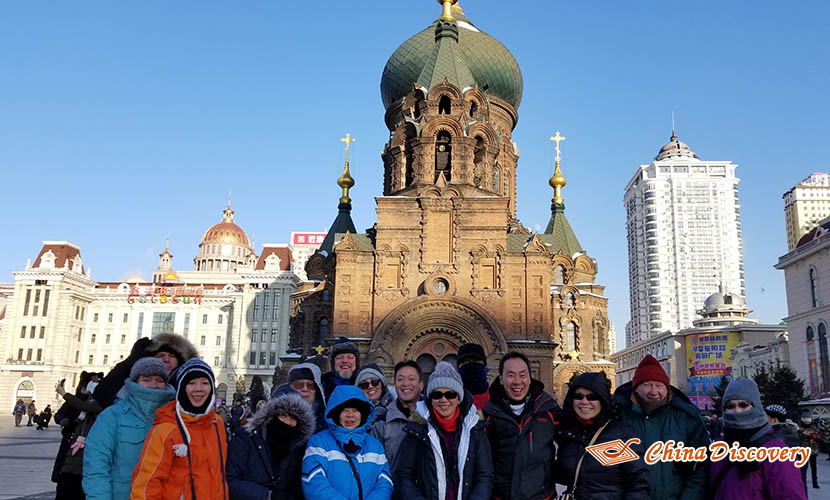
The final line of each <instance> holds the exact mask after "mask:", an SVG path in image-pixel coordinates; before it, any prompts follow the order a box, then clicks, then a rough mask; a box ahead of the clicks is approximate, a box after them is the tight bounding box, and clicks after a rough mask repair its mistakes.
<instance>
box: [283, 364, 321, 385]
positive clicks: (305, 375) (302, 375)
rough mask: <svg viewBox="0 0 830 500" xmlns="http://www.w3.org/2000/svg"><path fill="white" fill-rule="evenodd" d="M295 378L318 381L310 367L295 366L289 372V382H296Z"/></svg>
mask: <svg viewBox="0 0 830 500" xmlns="http://www.w3.org/2000/svg"><path fill="white" fill-rule="evenodd" d="M295 380H311V381H313V382H314V381H316V380H315V379H314V373H313V372H312V371H311V369H310V368H304V367H303V368H294V369H292V370H291V371H290V372H288V383H289V384H290V383H291V382H294V381H295Z"/></svg>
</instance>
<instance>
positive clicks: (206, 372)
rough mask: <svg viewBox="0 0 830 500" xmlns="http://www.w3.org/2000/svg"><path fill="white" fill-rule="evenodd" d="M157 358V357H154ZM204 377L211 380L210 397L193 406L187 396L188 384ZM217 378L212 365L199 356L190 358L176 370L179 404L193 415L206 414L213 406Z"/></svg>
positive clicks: (177, 399)
mask: <svg viewBox="0 0 830 500" xmlns="http://www.w3.org/2000/svg"><path fill="white" fill-rule="evenodd" d="M154 359H155V358H154ZM201 377H204V378H206V379H208V380H209V381H210V397H208V398H207V399H206V400H205V402H204V403H203V404H202V405H201V406H198V407H196V406H193V404H191V402H190V398H188V397H187V384H188V383H190V381H191V380H194V379H197V378H201ZM214 387H216V379H215V378H214V376H213V370H211V369H210V366H209V365H208V364H207V363H205V362H204V361H202V360H201V359H199V358H193V359H190V360H188V361H187V362H186V363H185V364H183V365H182V366H180V367H179V369H178V370H177V371H176V401H177V406H179V407H180V408H182V409H183V410H184V411H186V412H188V413H190V414H192V415H204V414H205V413H207V412H208V411H209V410H210V408H212V407H213V404H214V401H215V398H216V391H215V390H214Z"/></svg>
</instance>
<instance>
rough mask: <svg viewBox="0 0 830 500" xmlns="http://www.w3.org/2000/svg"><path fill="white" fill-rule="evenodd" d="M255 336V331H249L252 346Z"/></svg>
mask: <svg viewBox="0 0 830 500" xmlns="http://www.w3.org/2000/svg"><path fill="white" fill-rule="evenodd" d="M256 334H257V331H256V330H251V343H252V344H254V343H256Z"/></svg>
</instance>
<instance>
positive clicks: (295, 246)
mask: <svg viewBox="0 0 830 500" xmlns="http://www.w3.org/2000/svg"><path fill="white" fill-rule="evenodd" d="M325 239H326V233H313V232H302V233H300V232H293V233H291V245H290V246H289V248H290V249H291V258H292V259H293V260H294V273H295V274H296V275H297V276H299V278H300V279H301V280H302V281H306V280H308V276H306V274H305V265H306V263H307V262H308V259H309V258H311V256H312V255H314V252H316V251H317V249H318V248H320V245H322V244H323V240H325Z"/></svg>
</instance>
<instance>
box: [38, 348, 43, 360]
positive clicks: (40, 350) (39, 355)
mask: <svg viewBox="0 0 830 500" xmlns="http://www.w3.org/2000/svg"><path fill="white" fill-rule="evenodd" d="M37 360H38V361H41V360H43V349H38V350H37Z"/></svg>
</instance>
